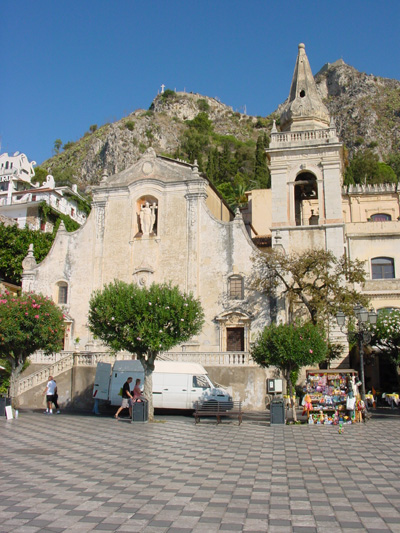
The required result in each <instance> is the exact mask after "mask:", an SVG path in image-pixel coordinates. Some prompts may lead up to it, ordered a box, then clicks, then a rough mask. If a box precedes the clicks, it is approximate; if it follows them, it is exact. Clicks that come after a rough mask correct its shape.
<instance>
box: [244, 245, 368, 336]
mask: <svg viewBox="0 0 400 533" xmlns="http://www.w3.org/2000/svg"><path fill="white" fill-rule="evenodd" d="M364 281H365V270H364V266H363V263H362V261H359V260H354V261H351V260H349V259H348V258H346V256H343V257H341V258H337V257H336V256H335V255H334V254H333V253H332V252H330V251H327V250H323V249H314V250H306V251H305V252H301V253H292V254H285V253H283V252H282V251H281V250H280V249H278V248H273V249H271V250H270V251H268V252H264V253H263V254H258V255H257V256H256V257H255V258H254V270H253V286H254V288H257V289H258V290H262V291H265V292H267V293H268V294H271V295H279V296H283V297H285V298H286V299H287V303H288V321H289V323H293V322H294V321H295V317H296V315H301V314H302V312H303V310H306V312H307V318H308V319H309V320H310V321H311V322H312V323H313V324H314V325H316V324H320V325H323V326H324V327H325V329H327V323H328V322H329V319H330V318H331V317H334V316H335V315H336V313H337V312H338V311H339V310H342V311H343V312H344V313H345V314H346V315H348V316H350V315H352V314H353V308H354V306H355V305H356V304H357V303H360V304H361V305H364V306H367V305H368V300H367V299H366V297H365V296H363V295H362V294H360V293H358V292H357V291H356V290H355V289H354V288H353V287H354V284H356V283H363V282H364Z"/></svg>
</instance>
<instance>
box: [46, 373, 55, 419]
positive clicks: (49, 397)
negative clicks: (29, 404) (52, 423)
mask: <svg viewBox="0 0 400 533" xmlns="http://www.w3.org/2000/svg"><path fill="white" fill-rule="evenodd" d="M56 390H57V385H56V382H55V381H54V379H53V376H49V381H48V382H47V385H46V388H45V389H44V391H43V396H44V395H46V403H47V409H46V411H45V414H46V415H52V414H53V402H54V392H55V391H56Z"/></svg>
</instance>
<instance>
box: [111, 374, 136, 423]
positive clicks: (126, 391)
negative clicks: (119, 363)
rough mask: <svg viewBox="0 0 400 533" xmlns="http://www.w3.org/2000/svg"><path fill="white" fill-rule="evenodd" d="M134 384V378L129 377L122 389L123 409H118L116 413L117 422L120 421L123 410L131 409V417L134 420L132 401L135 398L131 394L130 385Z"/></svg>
mask: <svg viewBox="0 0 400 533" xmlns="http://www.w3.org/2000/svg"><path fill="white" fill-rule="evenodd" d="M131 383H132V378H131V377H129V378H128V379H127V380H126V381H125V383H124V385H123V387H122V402H121V407H120V408H119V409H118V411H117V412H116V413H115V415H114V418H116V419H117V420H118V419H119V416H118V415H119V413H120V412H121V411H122V409H126V408H128V409H129V416H130V418H132V406H131V402H130V400H131V399H132V398H133V397H132V394H131V389H130V386H129V385H130V384H131Z"/></svg>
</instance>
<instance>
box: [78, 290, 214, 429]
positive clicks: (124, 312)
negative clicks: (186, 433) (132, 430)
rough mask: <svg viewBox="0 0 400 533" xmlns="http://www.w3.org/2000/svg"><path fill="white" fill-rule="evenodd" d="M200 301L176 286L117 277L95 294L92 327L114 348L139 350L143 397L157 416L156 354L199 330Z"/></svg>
mask: <svg viewBox="0 0 400 533" xmlns="http://www.w3.org/2000/svg"><path fill="white" fill-rule="evenodd" d="M203 322H204V314H203V310H202V307H201V304H200V302H199V301H198V300H196V299H195V298H194V297H193V296H192V295H191V294H184V293H181V291H180V290H179V288H178V287H173V286H171V285H167V284H162V285H158V284H155V283H153V284H152V285H151V286H150V287H149V288H146V287H143V288H141V287H139V286H137V285H135V284H133V283H131V284H127V283H124V282H123V281H118V280H115V281H114V282H113V283H110V284H109V285H107V286H105V287H104V288H103V290H102V291H96V292H94V293H93V294H92V296H91V298H90V302H89V319H88V324H89V328H90V330H91V331H92V332H93V333H94V335H96V336H97V337H98V338H100V339H101V340H102V341H103V342H104V343H106V344H107V345H108V346H110V348H111V349H113V350H115V351H119V350H127V351H128V352H130V353H131V354H136V356H137V358H138V359H139V360H140V361H141V363H142V365H143V367H144V372H145V382H144V396H145V397H146V398H147V400H148V401H149V419H152V418H153V399H152V398H153V397H152V388H153V387H152V372H153V370H154V362H155V359H156V358H157V356H158V354H159V353H160V352H162V351H166V350H169V349H170V348H172V347H173V346H176V345H177V344H179V343H181V342H184V341H187V340H189V339H190V338H191V337H192V336H193V335H196V334H197V333H199V332H200V331H201V327H202V325H203Z"/></svg>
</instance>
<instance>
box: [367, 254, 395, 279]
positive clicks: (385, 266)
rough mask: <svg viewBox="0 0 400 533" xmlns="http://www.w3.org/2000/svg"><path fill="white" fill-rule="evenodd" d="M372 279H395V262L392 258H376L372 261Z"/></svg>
mask: <svg viewBox="0 0 400 533" xmlns="http://www.w3.org/2000/svg"><path fill="white" fill-rule="evenodd" d="M371 266H372V279H389V278H394V260H393V258H392V257H374V258H373V259H372V260H371Z"/></svg>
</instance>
